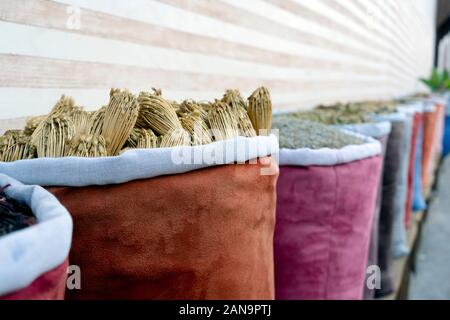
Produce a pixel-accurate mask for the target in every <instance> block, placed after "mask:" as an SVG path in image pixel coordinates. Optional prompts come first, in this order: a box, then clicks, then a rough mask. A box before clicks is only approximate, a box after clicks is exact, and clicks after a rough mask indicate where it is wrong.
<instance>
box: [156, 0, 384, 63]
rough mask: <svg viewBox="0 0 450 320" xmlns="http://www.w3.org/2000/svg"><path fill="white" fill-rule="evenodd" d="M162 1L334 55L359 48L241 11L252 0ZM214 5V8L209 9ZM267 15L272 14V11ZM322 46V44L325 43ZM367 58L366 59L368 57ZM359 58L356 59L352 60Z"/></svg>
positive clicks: (366, 54) (379, 57)
mask: <svg viewBox="0 0 450 320" xmlns="http://www.w3.org/2000/svg"><path fill="white" fill-rule="evenodd" d="M158 1H159V2H161V3H165V4H170V5H172V6H176V7H179V8H182V9H184V10H189V11H191V12H193V13H197V14H207V15H208V16H210V17H212V18H214V19H219V18H220V19H223V21H226V22H229V23H234V24H239V25H240V26H242V27H244V28H246V27H249V26H253V28H256V30H260V31H262V32H265V33H268V34H271V35H273V36H274V37H282V38H286V39H289V40H292V41H295V42H296V43H302V44H307V45H309V46H311V47H316V48H322V49H326V50H333V52H335V54H334V57H337V56H338V55H340V54H342V53H344V54H348V53H351V52H355V53H356V52H359V50H358V49H356V48H350V49H347V48H342V46H339V45H336V44H334V43H332V41H333V42H334V40H333V37H328V38H327V39H328V41H327V40H321V39H320V38H319V37H318V36H317V35H314V34H307V33H305V32H302V33H301V34H300V32H301V31H299V30H294V31H289V30H291V29H290V28H286V27H284V28H283V26H280V25H279V24H277V23H274V22H273V21H270V20H267V19H265V18H264V17H263V16H262V15H255V14H253V13H252V12H250V11H248V10H247V11H245V12H242V8H246V7H248V6H251V1H248V0H247V1H231V2H232V3H233V4H234V6H239V7H236V8H234V7H233V6H227V5H222V3H221V1H218V2H216V3H215V5H214V6H212V8H210V7H207V6H206V2H204V1H184V0H158ZM211 9H214V10H211ZM254 10H255V11H256V10H260V5H255V6H254ZM268 16H272V15H271V14H270V15H268ZM324 46H325V47H324ZM360 47H361V48H364V45H363V44H361V46H360ZM355 57H357V58H361V57H362V58H364V59H365V63H366V64H370V62H368V61H378V60H380V59H381V58H382V57H381V56H380V55H376V56H374V55H373V54H370V53H369V52H366V51H364V52H362V53H361V52H360V53H359V54H358V55H355ZM368 58H369V59H368ZM356 61H359V59H358V60H355V62H356Z"/></svg>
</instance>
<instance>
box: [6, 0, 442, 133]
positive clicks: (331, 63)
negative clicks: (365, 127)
mask: <svg viewBox="0 0 450 320" xmlns="http://www.w3.org/2000/svg"><path fill="white" fill-rule="evenodd" d="M77 8H79V10H80V11H79V12H80V14H81V15H80V19H81V20H80V22H81V25H80V28H75V29H74V28H70V26H69V25H68V24H67V23H68V19H69V18H70V15H71V14H72V13H71V10H73V9H75V10H77ZM435 8H436V1H435V0H414V1H413V0H411V1H397V0H314V1H311V0H246V1H241V0H214V1H213V0H183V1H182V0H133V1H123V0H108V1H91V0H55V1H50V0H15V1H0V39H1V41H0V68H1V70H2V71H1V72H0V119H10V120H1V121H0V130H2V128H4V127H5V121H6V122H8V121H9V122H10V123H11V125H15V124H16V125H17V123H18V121H22V122H23V117H24V116H27V115H37V114H42V113H46V112H48V110H49V109H50V108H51V107H52V106H53V104H54V103H55V101H56V100H57V99H58V98H59V97H60V96H61V94H63V93H65V94H68V95H72V96H74V97H75V99H76V101H77V102H78V103H79V104H81V105H84V106H86V107H87V108H88V109H91V110H92V109H93V108H98V107H99V106H100V105H103V104H106V103H107V101H108V92H109V89H110V87H128V88H130V89H131V90H132V91H133V92H138V91H140V90H145V89H149V88H150V87H157V88H161V89H163V94H164V96H166V97H168V98H170V99H176V100H182V99H185V98H194V99H197V100H198V99H201V100H211V99H213V98H219V97H221V96H222V94H223V92H224V90H225V89H227V88H236V89H239V90H241V92H242V94H243V96H248V95H249V94H250V93H251V92H252V91H253V90H254V89H255V88H256V87H257V86H259V85H266V86H268V87H269V89H270V91H271V95H272V99H273V103H274V108H275V109H296V108H301V109H306V108H310V107H312V106H314V105H315V104H319V103H333V102H336V101H342V102H345V101H355V100H364V99H387V98H390V97H398V96H402V95H404V94H407V93H412V92H414V91H417V90H421V89H422V88H423V86H422V85H421V84H420V83H419V82H418V80H417V79H418V78H419V77H423V76H428V74H429V72H430V70H431V67H432V65H433V59H434V56H433V48H434V39H435V35H434V28H435V22H434V19H435V18H434V12H433V10H435ZM13 118H15V119H19V120H11V119H13ZM20 119H22V120H20ZM9 122H8V123H9Z"/></svg>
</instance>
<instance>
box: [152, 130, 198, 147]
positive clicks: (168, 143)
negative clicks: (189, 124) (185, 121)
mask: <svg viewBox="0 0 450 320" xmlns="http://www.w3.org/2000/svg"><path fill="white" fill-rule="evenodd" d="M190 145H191V137H190V135H189V133H188V132H187V131H186V130H184V129H183V128H178V129H175V130H172V131H171V132H169V133H168V134H165V135H163V136H162V137H161V143H160V145H159V146H160V148H168V147H177V146H190Z"/></svg>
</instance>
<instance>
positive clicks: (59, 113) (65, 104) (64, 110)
mask: <svg viewBox="0 0 450 320" xmlns="http://www.w3.org/2000/svg"><path fill="white" fill-rule="evenodd" d="M74 109H75V101H74V99H73V98H71V97H66V96H65V95H62V96H61V98H59V100H58V101H57V102H56V104H55V105H54V106H53V108H52V110H51V111H50V113H49V114H48V115H47V116H46V117H45V119H44V120H43V121H41V123H39V124H38V126H37V127H36V129H35V130H34V131H33V133H32V138H31V141H32V143H33V144H37V141H39V140H43V139H45V137H43V134H44V132H43V130H44V126H46V124H47V122H48V121H49V120H50V119H52V118H54V117H64V116H67V115H68V114H70V113H71V112H72V111H73V110H74Z"/></svg>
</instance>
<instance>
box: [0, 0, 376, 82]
mask: <svg viewBox="0 0 450 320" xmlns="http://www.w3.org/2000/svg"><path fill="white" fill-rule="evenodd" d="M24 7H27V8H28V9H27V10H22V9H23V8H24ZM66 8H67V6H66V5H63V4H60V3H55V2H49V1H43V0H38V1H36V0H16V1H14V2H0V12H2V14H1V16H0V20H3V21H7V22H13V23H19V24H26V25H32V26H37V27H43V28H50V29H56V30H59V31H67V32H71V33H79V34H85V35H89V36H95V37H101V38H107V39H108V38H109V39H116V40H120V41H126V42H133V43H136V44H143V45H152V46H156V47H163V48H168V49H177V50H181V51H186V52H195V53H201V54H207V55H216V56H223V57H225V58H230V59H237V60H244V61H253V62H257V63H263V64H268V65H275V66H283V67H291V68H303V69H308V68H309V69H310V70H313V71H315V70H321V69H325V70H330V69H332V70H333V71H344V72H345V73H352V72H354V73H357V74H360V73H362V72H366V73H374V72H376V70H375V69H371V68H366V67H359V66H352V65H350V64H345V63H339V62H332V61H326V60H320V59H311V58H307V57H301V56H294V55H289V54H281V53H277V52H273V51H268V50H263V49H258V48H255V47H251V46H247V45H242V44H237V43H233V42H229V41H222V40H218V39H214V38H211V37H203V36H199V35H193V34H190V33H186V32H183V31H178V30H172V29H168V28H164V27H159V26H156V25H151V24H146V23H142V22H139V21H135V20H130V19H126V18H121V17H115V16H111V15H108V14H104V13H101V12H95V11H91V10H86V9H84V10H83V26H82V28H81V29H80V30H70V29H67V27H66V20H67V13H66ZM42 15H45V16H47V17H48V18H47V19H45V20H44V19H42V18H41V16H42Z"/></svg>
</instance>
